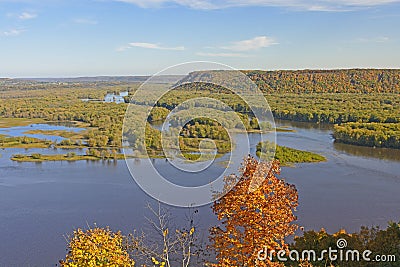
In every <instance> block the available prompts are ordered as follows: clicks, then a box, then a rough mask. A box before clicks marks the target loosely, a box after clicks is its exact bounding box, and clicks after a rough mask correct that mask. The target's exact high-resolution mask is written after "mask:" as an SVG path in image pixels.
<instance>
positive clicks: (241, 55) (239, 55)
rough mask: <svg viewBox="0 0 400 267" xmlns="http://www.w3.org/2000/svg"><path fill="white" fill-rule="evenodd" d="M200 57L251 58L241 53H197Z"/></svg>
mask: <svg viewBox="0 0 400 267" xmlns="http://www.w3.org/2000/svg"><path fill="white" fill-rule="evenodd" d="M196 55H198V56H202V57H249V56H248V55H245V54H241V53H203V52H199V53H196Z"/></svg>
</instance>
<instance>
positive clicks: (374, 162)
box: [0, 121, 400, 267]
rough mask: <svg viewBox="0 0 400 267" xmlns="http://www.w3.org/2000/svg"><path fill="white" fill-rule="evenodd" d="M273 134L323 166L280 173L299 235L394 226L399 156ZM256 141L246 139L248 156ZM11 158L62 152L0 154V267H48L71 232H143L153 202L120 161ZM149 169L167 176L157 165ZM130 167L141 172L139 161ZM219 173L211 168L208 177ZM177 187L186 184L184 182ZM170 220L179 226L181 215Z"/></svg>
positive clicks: (207, 219)
mask: <svg viewBox="0 0 400 267" xmlns="http://www.w3.org/2000/svg"><path fill="white" fill-rule="evenodd" d="M277 126H288V127H290V128H292V129H294V130H295V132H279V133H278V137H277V141H278V144H279V145H285V146H289V147H293V148H297V149H303V150H308V151H312V152H316V153H319V154H322V155H324V156H325V157H327V159H328V160H327V162H323V163H316V164H298V165H296V166H295V167H285V168H283V170H282V173H281V176H282V177H284V178H285V179H286V181H288V182H290V183H293V184H295V185H296V187H297V189H298V191H299V208H298V211H297V212H296V214H297V216H298V223H299V224H300V225H301V226H304V227H305V229H306V230H309V229H316V230H319V229H320V228H322V227H323V228H325V229H326V230H328V231H329V232H333V231H337V230H339V229H340V228H345V229H346V230H348V231H350V232H352V231H356V230H358V229H359V227H360V226H361V225H366V226H371V225H379V226H381V227H385V226H386V224H387V222H388V221H390V220H394V221H399V220H400V205H399V203H400V194H399V193H398V192H399V189H400V150H393V149H392V150H391V149H376V148H375V149H374V148H364V147H355V146H350V145H342V144H334V143H333V139H332V137H331V129H330V127H329V126H323V125H322V126H321V125H320V126H319V125H314V124H307V123H290V122H284V121H278V122H277ZM48 139H49V138H48ZM256 140H257V139H256V135H250V144H251V145H252V151H253V152H254V147H255V145H256V143H257V141H256ZM68 151H71V150H68ZM72 152H73V151H72ZM75 152H77V153H82V151H79V150H76V151H75ZM16 153H42V154H49V153H65V151H61V150H60V149H59V150H54V149H29V150H28V151H26V150H25V149H4V150H0V154H1V157H0V236H1V237H2V239H1V242H0V266H7V267H9V266H10V267H11V266H18V267H20V266H54V265H55V264H56V263H57V262H58V260H59V259H62V258H64V257H65V253H66V244H67V242H66V239H65V238H66V235H67V234H68V233H71V232H72V230H73V229H74V228H77V227H84V228H86V227H87V226H88V225H89V226H93V225H94V224H96V225H98V226H106V225H109V226H110V227H111V228H112V229H114V230H118V229H120V230H122V231H123V232H124V233H127V232H129V231H133V229H134V228H137V229H140V228H142V227H143V226H144V224H145V219H144V216H145V215H148V211H147V209H146V208H145V206H146V203H148V202H151V203H153V204H154V201H153V200H152V199H151V198H150V197H149V196H147V195H146V194H145V193H144V192H143V191H142V190H141V189H140V188H139V187H138V186H137V185H136V183H135V182H134V180H133V179H132V178H131V176H130V174H129V171H128V168H127V166H126V164H125V162H124V161H118V162H101V161H96V162H92V161H88V162H86V161H77V162H43V163H17V162H13V161H11V160H10V159H9V158H10V157H11V155H12V154H16ZM153 164H155V165H157V166H158V168H159V169H163V170H164V171H165V172H166V173H168V172H170V171H171V170H170V169H169V168H171V167H170V166H169V165H168V163H166V161H165V160H164V159H154V160H153ZM136 166H137V168H138V169H143V170H146V168H148V166H146V163H145V162H144V161H143V160H137V165H136ZM222 168H223V167H222V165H215V166H214V165H213V166H212V169H211V172H215V173H218V172H219V171H220V169H222ZM175 175H176V174H175ZM176 179H177V180H180V181H182V182H184V181H185V177H184V176H181V177H177V178H176ZM171 212H172V213H173V214H174V216H175V217H176V219H177V220H178V221H179V220H180V218H184V215H185V213H186V212H187V210H185V209H180V208H171ZM199 214H200V216H199V219H198V220H199V225H200V228H199V231H201V232H202V233H204V234H205V235H206V233H207V228H208V227H209V226H211V225H214V224H216V223H217V222H216V219H215V217H214V215H213V214H212V212H211V209H210V205H207V206H204V207H201V208H199Z"/></svg>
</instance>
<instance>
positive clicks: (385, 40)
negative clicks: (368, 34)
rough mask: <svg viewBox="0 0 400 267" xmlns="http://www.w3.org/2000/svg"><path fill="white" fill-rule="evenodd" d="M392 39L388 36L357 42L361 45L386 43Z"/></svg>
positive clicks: (363, 39)
mask: <svg viewBox="0 0 400 267" xmlns="http://www.w3.org/2000/svg"><path fill="white" fill-rule="evenodd" d="M389 40H390V39H389V37H386V36H380V37H374V38H357V39H356V42H359V43H386V42H388V41H389Z"/></svg>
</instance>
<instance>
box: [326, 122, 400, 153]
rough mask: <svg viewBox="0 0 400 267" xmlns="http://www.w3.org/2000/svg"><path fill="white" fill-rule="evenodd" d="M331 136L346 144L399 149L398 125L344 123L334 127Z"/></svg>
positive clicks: (399, 126) (399, 132)
mask: <svg viewBox="0 0 400 267" xmlns="http://www.w3.org/2000/svg"><path fill="white" fill-rule="evenodd" d="M333 136H334V138H335V140H336V141H337V142H341V143H346V144H352V145H361V146H370V147H386V148H400V124H399V123H345V124H341V125H335V126H334V132H333Z"/></svg>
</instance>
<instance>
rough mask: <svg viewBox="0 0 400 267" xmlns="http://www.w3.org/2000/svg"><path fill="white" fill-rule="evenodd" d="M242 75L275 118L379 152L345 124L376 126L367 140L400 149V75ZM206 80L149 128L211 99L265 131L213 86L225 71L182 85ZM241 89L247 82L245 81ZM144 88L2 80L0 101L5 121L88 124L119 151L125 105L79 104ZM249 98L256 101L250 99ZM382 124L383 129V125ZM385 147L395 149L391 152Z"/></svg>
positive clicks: (168, 105)
mask: <svg viewBox="0 0 400 267" xmlns="http://www.w3.org/2000/svg"><path fill="white" fill-rule="evenodd" d="M243 72H244V73H245V74H246V75H247V76H248V77H250V78H251V79H252V80H253V81H255V82H256V83H257V85H258V86H259V87H260V88H261V90H262V91H263V92H264V95H265V98H266V99H267V101H268V103H269V105H270V108H271V112H272V114H273V115H274V117H275V118H277V119H284V120H292V121H304V122H313V123H329V124H338V125H339V126H337V127H336V133H335V137H337V142H346V143H351V144H357V145H368V146H377V144H376V143H377V142H376V140H378V139H379V140H381V139H382V138H381V137H379V138H375V139H374V141H371V140H372V139H373V138H372V139H371V138H369V139H368V140H370V141H366V140H365V138H364V137H361V136H360V129H356V128H355V127H348V126H346V125H345V123H348V122H354V123H373V124H372V125H374V127H375V129H376V130H375V131H373V132H371V131H370V130H369V132H368V135H378V134H379V135H382V136H385V138H386V139H387V140H388V141H384V142H383V145H382V144H381V145H379V146H383V147H388V146H389V147H394V148H398V145H396V143H398V141H395V142H394V143H393V139H395V137H394V136H399V134H400V132H399V130H398V127H387V126H388V125H390V124H398V123H400V97H399V93H400V90H399V88H400V70H369V69H365V70H361V69H352V70H301V71H243ZM203 77H207V80H208V81H210V83H204V84H200V83H194V84H191V85H190V84H177V86H176V87H175V88H174V89H173V90H170V91H169V92H168V93H167V94H165V95H163V97H162V98H161V99H159V100H158V101H157V103H156V107H155V108H153V110H152V112H151V113H150V116H149V117H148V121H149V122H157V121H162V120H164V119H165V118H166V116H167V115H168V114H169V112H171V111H172V110H173V109H174V108H175V107H176V106H178V105H179V104H181V103H183V102H184V101H185V100H188V99H192V98H196V97H210V98H213V99H217V100H220V101H222V102H223V103H225V104H226V105H227V106H228V107H229V108H231V109H232V110H233V111H235V112H237V114H238V115H239V116H240V119H241V121H242V123H243V124H244V125H245V127H246V130H248V131H251V130H257V129H259V125H258V122H257V120H255V118H254V114H253V112H252V111H251V109H250V107H249V106H248V105H247V104H246V102H244V101H243V99H241V98H240V97H239V96H238V95H235V94H233V93H232V92H230V91H229V90H227V89H226V88H223V87H221V86H215V85H212V84H211V82H212V81H214V80H215V82H218V81H219V82H222V83H223V82H224V81H223V78H224V75H223V74H222V72H218V71H207V72H194V73H191V74H190V75H188V76H187V77H186V78H185V79H184V80H183V81H191V80H196V79H200V78H203ZM235 82H237V83H240V82H241V81H240V79H239V80H238V81H235ZM139 86H140V84H138V83H128V82H125V81H118V80H113V81H104V82H95V81H93V82H54V81H53V82H44V81H40V82H34V81H25V80H12V79H2V80H1V81H0V98H1V99H2V100H5V101H0V117H5V118H42V119H45V120H48V121H79V122H83V123H86V126H87V127H88V129H89V130H88V132H87V133H86V139H87V140H88V143H89V144H90V146H93V147H104V146H108V147H120V146H121V145H122V144H121V138H120V137H121V135H122V124H123V118H124V115H125V111H126V105H124V104H122V105H117V104H112V103H111V104H106V105H105V104H104V103H101V102H96V101H93V102H92V101H89V102H83V101H81V99H102V98H103V97H104V95H105V94H106V93H107V92H119V91H129V92H130V94H131V95H132V94H133V93H134V92H135V90H136V89H137V88H138V87H139ZM159 88H160V85H158V84H154V85H153V86H152V87H151V91H154V92H157V90H159ZM249 95H250V97H251V92H249ZM254 103H256V106H255V107H252V108H259V109H263V108H264V109H265V107H263V105H262V101H261V100H260V99H254ZM148 104H151V103H150V102H149V101H148V100H146V99H143V100H140V101H138V100H135V102H133V103H132V105H137V107H138V108H139V107H140V106H143V105H148ZM257 105H259V106H257ZM209 106H210V104H208V107H209ZM143 114H144V113H141V114H136V115H137V116H141V115H143ZM226 121H228V120H226ZM378 123H381V124H382V125H380V126H379V125H378ZM386 124H387V125H386ZM131 127H134V125H133V124H132V125H131ZM339 129H340V136H339ZM344 129H345V130H344ZM345 133H346V134H345ZM184 134H186V133H184ZM200 135H202V134H200ZM200 135H199V136H200ZM192 136H193V134H192ZM363 136H364V135H363ZM385 138H383V139H385ZM396 140H398V139H396ZM73 141H74V140H73ZM381 141H382V140H381ZM378 142H379V141H378ZM387 142H389V143H390V144H391V145H386V143H387ZM393 144H395V145H393Z"/></svg>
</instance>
